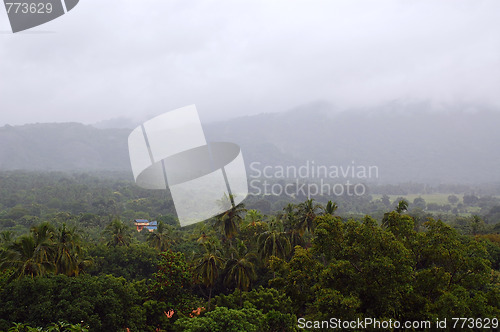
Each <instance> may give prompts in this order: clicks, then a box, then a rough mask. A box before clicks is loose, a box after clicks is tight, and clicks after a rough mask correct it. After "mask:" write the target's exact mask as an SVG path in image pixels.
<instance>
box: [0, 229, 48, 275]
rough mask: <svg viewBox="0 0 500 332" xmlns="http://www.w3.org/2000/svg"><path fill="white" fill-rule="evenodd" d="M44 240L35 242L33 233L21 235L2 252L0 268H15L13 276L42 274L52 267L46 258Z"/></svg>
mask: <svg viewBox="0 0 500 332" xmlns="http://www.w3.org/2000/svg"><path fill="white" fill-rule="evenodd" d="M45 249H47V247H46V242H43V243H37V240H36V239H35V237H34V236H33V235H31V234H30V235H24V236H21V237H20V238H19V239H18V240H17V241H16V242H13V243H11V244H10V245H9V247H8V248H7V250H6V251H4V252H2V255H1V256H2V257H1V258H0V269H5V268H7V269H8V268H13V269H15V272H14V275H13V277H18V278H21V277H23V276H31V277H35V276H42V275H45V274H47V273H48V272H50V271H52V270H53V269H54V263H53V261H52V260H51V259H48V256H49V255H48V254H47V253H46V252H43V251H45Z"/></svg>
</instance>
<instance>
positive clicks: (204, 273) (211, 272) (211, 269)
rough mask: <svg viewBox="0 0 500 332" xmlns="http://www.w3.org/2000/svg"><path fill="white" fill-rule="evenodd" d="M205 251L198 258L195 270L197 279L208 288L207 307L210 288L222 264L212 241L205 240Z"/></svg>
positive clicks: (210, 293)
mask: <svg viewBox="0 0 500 332" xmlns="http://www.w3.org/2000/svg"><path fill="white" fill-rule="evenodd" d="M203 247H204V248H205V253H204V254H203V255H202V256H201V257H199V258H198V260H197V263H196V267H195V271H196V273H197V276H198V278H199V280H200V281H201V282H202V283H203V284H204V285H205V286H206V287H207V288H208V291H209V293H208V307H209V308H210V301H211V299H212V289H213V287H214V285H215V283H216V281H217V278H218V277H219V273H220V271H221V268H222V266H223V264H224V259H223V258H222V255H221V252H220V250H219V249H218V248H217V247H216V245H215V244H214V243H211V242H205V243H204V245H203Z"/></svg>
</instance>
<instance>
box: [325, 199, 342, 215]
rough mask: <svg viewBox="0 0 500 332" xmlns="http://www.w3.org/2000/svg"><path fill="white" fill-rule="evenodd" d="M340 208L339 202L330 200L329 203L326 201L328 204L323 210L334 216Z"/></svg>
mask: <svg viewBox="0 0 500 332" xmlns="http://www.w3.org/2000/svg"><path fill="white" fill-rule="evenodd" d="M338 208H339V206H338V205H337V203H335V202H332V201H328V203H326V206H325V207H324V208H323V211H324V213H325V214H329V215H332V216H333V215H334V213H335V211H337V209H338Z"/></svg>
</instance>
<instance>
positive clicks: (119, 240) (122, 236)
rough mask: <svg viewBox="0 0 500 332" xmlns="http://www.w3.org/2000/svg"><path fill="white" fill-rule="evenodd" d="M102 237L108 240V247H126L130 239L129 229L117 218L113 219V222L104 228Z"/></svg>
mask: <svg viewBox="0 0 500 332" xmlns="http://www.w3.org/2000/svg"><path fill="white" fill-rule="evenodd" d="M104 235H105V236H106V237H107V239H108V242H107V245H108V246H128V245H129V244H130V242H131V239H132V237H131V235H130V228H129V227H128V226H127V225H125V224H124V223H123V222H122V221H121V220H120V219H118V218H115V219H113V221H111V223H110V224H109V225H108V226H106V229H105V230H104Z"/></svg>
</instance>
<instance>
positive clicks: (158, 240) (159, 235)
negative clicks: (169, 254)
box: [147, 221, 172, 251]
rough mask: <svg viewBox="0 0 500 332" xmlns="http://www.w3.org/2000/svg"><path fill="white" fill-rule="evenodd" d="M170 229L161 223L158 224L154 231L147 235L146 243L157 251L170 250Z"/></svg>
mask: <svg viewBox="0 0 500 332" xmlns="http://www.w3.org/2000/svg"><path fill="white" fill-rule="evenodd" d="M171 232H172V229H171V228H170V227H169V226H167V225H165V223H164V222H163V221H159V222H158V227H157V229H156V231H154V232H152V233H149V234H148V239H147V241H148V243H149V244H150V245H151V246H152V247H153V248H156V249H158V250H159V251H165V250H167V249H168V248H170V243H171V242H172V239H171Z"/></svg>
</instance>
